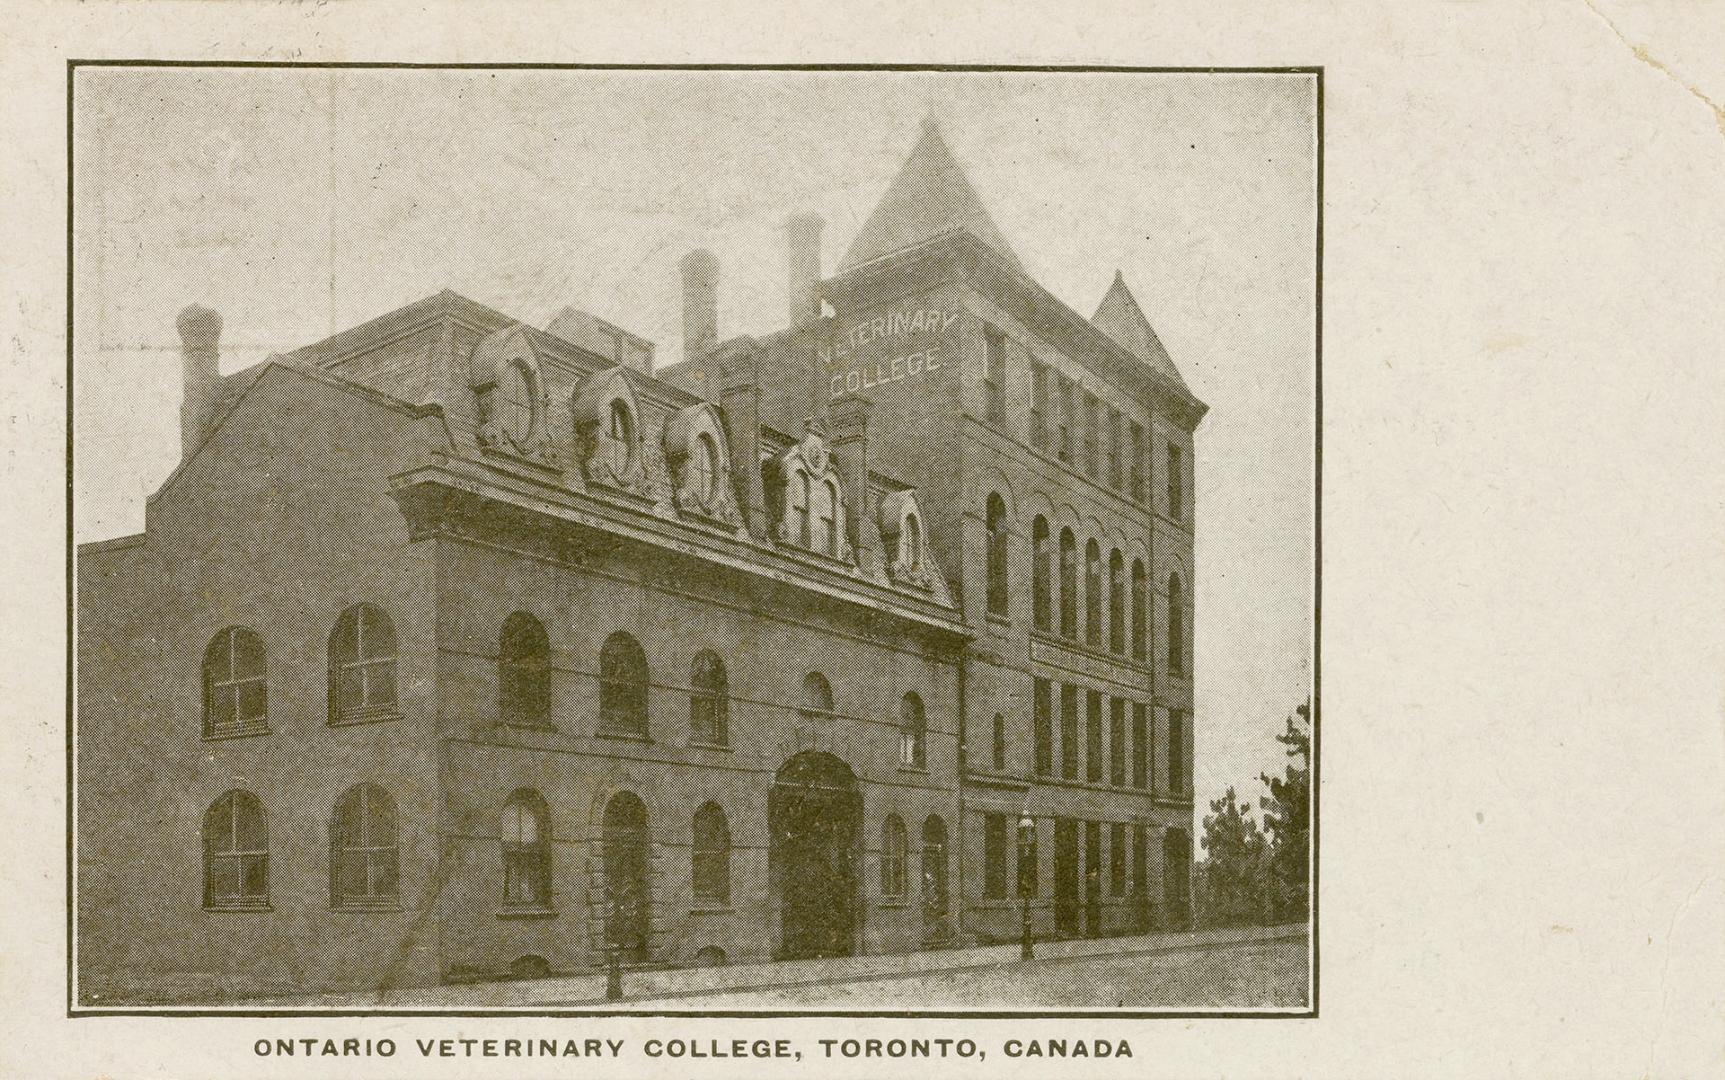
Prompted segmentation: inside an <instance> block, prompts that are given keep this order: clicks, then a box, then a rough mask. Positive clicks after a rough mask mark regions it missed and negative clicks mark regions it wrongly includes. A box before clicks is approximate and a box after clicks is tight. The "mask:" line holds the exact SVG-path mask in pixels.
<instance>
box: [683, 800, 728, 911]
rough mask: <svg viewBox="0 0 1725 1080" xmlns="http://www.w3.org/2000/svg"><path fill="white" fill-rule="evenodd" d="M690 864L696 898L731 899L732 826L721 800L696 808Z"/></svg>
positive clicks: (706, 900) (710, 901) (712, 901)
mask: <svg viewBox="0 0 1725 1080" xmlns="http://www.w3.org/2000/svg"><path fill="white" fill-rule="evenodd" d="M690 864H691V865H690V868H689V879H690V885H691V888H692V890H693V892H694V894H695V899H696V900H700V901H702V902H704V903H708V904H729V903H730V902H731V826H730V823H729V822H727V821H726V820H725V812H724V810H722V809H720V808H719V804H718V803H713V802H709V803H706V804H704V805H702V807H701V808H700V809H699V810H697V811H695V828H694V850H693V854H692V856H691V859H690Z"/></svg>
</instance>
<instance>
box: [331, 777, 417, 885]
mask: <svg viewBox="0 0 1725 1080" xmlns="http://www.w3.org/2000/svg"><path fill="white" fill-rule="evenodd" d="M329 849H330V867H329V897H330V904H331V906H333V907H338V908H344V907H345V908H383V907H393V906H394V905H395V904H396V903H397V899H398V897H399V895H400V892H401V879H400V862H399V849H398V847H397V837H396V819H395V800H394V799H392V798H390V797H389V792H387V791H385V790H383V789H382V788H380V787H378V786H377V785H376V784H359V785H357V786H355V787H351V788H348V790H347V793H346V794H344V795H343V796H342V797H341V799H340V800H339V801H338V802H337V803H336V804H335V817H334V819H333V820H332V821H331V822H330V830H329Z"/></svg>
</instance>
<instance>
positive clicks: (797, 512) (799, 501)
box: [791, 471, 814, 547]
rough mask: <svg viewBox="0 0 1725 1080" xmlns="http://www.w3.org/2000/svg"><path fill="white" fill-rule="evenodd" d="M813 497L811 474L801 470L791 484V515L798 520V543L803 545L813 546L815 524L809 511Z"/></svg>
mask: <svg viewBox="0 0 1725 1080" xmlns="http://www.w3.org/2000/svg"><path fill="white" fill-rule="evenodd" d="M813 498H814V489H813V485H812V483H811V482H810V480H809V474H808V473H806V472H801V471H799V472H798V473H797V474H796V478H795V480H794V481H793V482H792V484H791V516H792V518H793V519H794V520H795V522H796V530H797V543H799V544H801V545H802V546H803V547H811V546H813V538H814V524H813V520H812V518H811V517H810V513H809V502H810V501H811V500H812V499H813Z"/></svg>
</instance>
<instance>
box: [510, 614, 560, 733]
mask: <svg viewBox="0 0 1725 1080" xmlns="http://www.w3.org/2000/svg"><path fill="white" fill-rule="evenodd" d="M497 715H498V719H500V720H502V721H503V722H504V723H505V724H518V725H521V726H523V727H549V726H550V725H551V642H550V640H549V639H547V638H546V636H545V627H544V625H543V624H541V623H540V621H539V620H538V619H535V618H534V617H533V616H531V615H529V614H527V612H525V611H517V612H516V613H515V614H513V615H511V616H509V618H507V619H505V620H504V621H503V632H502V633H501V634H500V635H498V643H497Z"/></svg>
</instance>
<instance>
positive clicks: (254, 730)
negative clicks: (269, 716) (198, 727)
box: [204, 723, 270, 742]
mask: <svg viewBox="0 0 1725 1080" xmlns="http://www.w3.org/2000/svg"><path fill="white" fill-rule="evenodd" d="M269 733H270V729H269V725H268V724H263V723H258V724H247V725H246V726H244V727H232V728H228V729H226V730H220V731H206V732H204V741H205V742H226V741H227V740H229V739H250V738H255V737H256V736H259V735H268V734H269Z"/></svg>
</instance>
